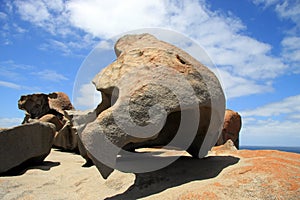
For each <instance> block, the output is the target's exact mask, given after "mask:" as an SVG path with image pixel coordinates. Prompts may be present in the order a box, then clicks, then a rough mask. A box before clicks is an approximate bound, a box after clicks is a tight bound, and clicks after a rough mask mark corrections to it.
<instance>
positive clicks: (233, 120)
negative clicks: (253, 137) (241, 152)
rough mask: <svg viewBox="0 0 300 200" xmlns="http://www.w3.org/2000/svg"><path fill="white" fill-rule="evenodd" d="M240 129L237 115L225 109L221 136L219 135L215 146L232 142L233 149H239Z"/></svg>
mask: <svg viewBox="0 0 300 200" xmlns="http://www.w3.org/2000/svg"><path fill="white" fill-rule="evenodd" d="M241 127H242V119H241V116H240V114H239V113H237V112H235V111H233V110H229V109H226V111H225V116H224V124H223V129H222V134H221V135H220V137H219V139H218V142H217V145H222V144H225V143H226V142H227V141H228V140H232V141H233V143H234V145H235V147H236V148H237V149H239V133H240V130H241Z"/></svg>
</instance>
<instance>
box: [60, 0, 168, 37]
mask: <svg viewBox="0 0 300 200" xmlns="http://www.w3.org/2000/svg"><path fill="white" fill-rule="evenodd" d="M66 6H67V9H68V11H69V12H70V20H71V23H72V24H73V25H74V26H76V27H78V28H81V29H83V30H85V31H86V32H88V33H91V34H93V35H94V36H96V37H101V38H110V37H113V36H115V35H117V34H119V33H121V32H125V31H129V30H132V29H136V28H138V27H149V26H150V27H153V26H159V25H163V24H164V23H166V22H165V21H164V20H165V19H166V18H165V14H166V10H165V4H164V2H163V1H161V0H152V1H145V0H142V1H137V0H127V1H119V0H109V1H108V0H106V1H100V0H87V1H77V0H74V1H69V2H67V5H66Z"/></svg>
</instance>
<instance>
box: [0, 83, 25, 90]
mask: <svg viewBox="0 0 300 200" xmlns="http://www.w3.org/2000/svg"><path fill="white" fill-rule="evenodd" d="M0 86H3V87H8V88H11V89H16V90H20V89H21V88H22V86H21V85H18V84H15V83H12V82H8V81H0Z"/></svg>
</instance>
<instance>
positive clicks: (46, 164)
mask: <svg viewBox="0 0 300 200" xmlns="http://www.w3.org/2000/svg"><path fill="white" fill-rule="evenodd" d="M58 165H60V162H52V161H43V162H41V163H32V162H24V163H22V164H21V165H19V166H17V167H14V168H12V169H10V170H8V171H7V172H3V173H0V177H3V176H20V175H23V174H25V172H27V171H28V170H30V169H40V170H43V171H49V170H50V169H51V168H52V167H56V166H58Z"/></svg>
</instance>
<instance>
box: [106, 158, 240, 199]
mask: <svg viewBox="0 0 300 200" xmlns="http://www.w3.org/2000/svg"><path fill="white" fill-rule="evenodd" d="M238 161H239V158H236V157H232V156H210V157H206V158H203V159H195V158H192V157H188V156H182V157H180V158H179V159H178V160H176V161H175V162H173V163H172V164H171V165H169V166H167V167H165V168H163V169H160V170H157V171H153V172H147V173H139V174H136V179H135V182H134V184H133V185H132V186H131V187H130V188H128V190H127V191H125V192H124V193H122V194H118V195H116V196H113V197H109V198H106V200H117V199H137V198H142V197H146V196H149V195H152V194H156V193H159V192H161V191H164V190H166V189H168V188H172V187H176V186H179V185H182V184H185V183H188V182H191V181H199V180H205V179H210V178H214V177H216V176H217V175H218V174H219V173H220V172H221V171H222V170H223V169H224V168H226V167H228V166H230V165H234V164H236V163H237V162H238Z"/></svg>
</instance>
